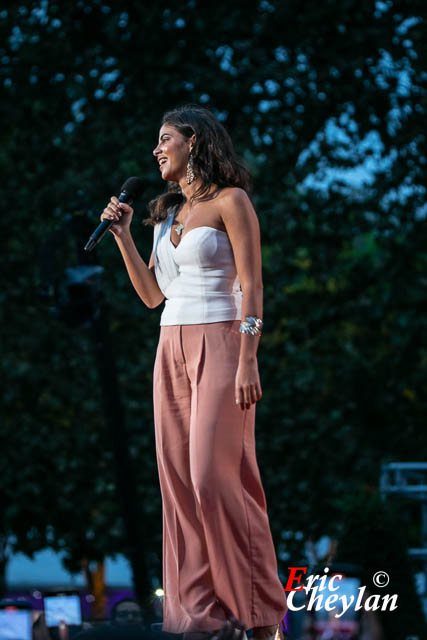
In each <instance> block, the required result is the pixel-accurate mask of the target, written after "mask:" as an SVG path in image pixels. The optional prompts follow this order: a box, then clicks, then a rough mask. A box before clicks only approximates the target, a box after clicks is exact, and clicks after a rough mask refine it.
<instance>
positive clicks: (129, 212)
mask: <svg viewBox="0 0 427 640" xmlns="http://www.w3.org/2000/svg"><path fill="white" fill-rule="evenodd" d="M132 216H133V209H132V207H131V206H130V205H128V204H125V203H124V202H119V199H118V198H116V196H113V197H112V198H111V200H110V202H109V203H108V205H107V206H106V207H105V209H104V211H103V212H102V214H101V220H114V221H115V222H114V224H113V225H111V227H110V229H109V231H111V233H113V234H114V235H115V236H116V237H119V236H121V235H122V234H123V233H129V228H130V223H131V222H132Z"/></svg>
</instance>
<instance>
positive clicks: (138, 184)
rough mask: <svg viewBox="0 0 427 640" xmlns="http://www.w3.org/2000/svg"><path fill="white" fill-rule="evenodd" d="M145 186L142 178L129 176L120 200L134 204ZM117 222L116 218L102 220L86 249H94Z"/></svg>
mask: <svg viewBox="0 0 427 640" xmlns="http://www.w3.org/2000/svg"><path fill="white" fill-rule="evenodd" d="M143 188H144V183H143V181H142V180H141V178H136V177H133V178H128V179H127V180H126V182H125V183H124V185H123V186H122V188H121V189H120V195H119V197H118V200H119V202H124V203H126V204H132V203H133V202H134V201H135V200H136V199H137V198H139V196H140V195H141V193H142V191H143ZM115 222H116V221H115V220H102V222H101V223H100V224H99V225H98V226H97V227H96V229H95V231H94V232H93V233H92V235H91V236H90V238H89V240H88V241H87V244H86V246H85V251H92V249H93V248H94V247H95V246H96V245H97V244H98V242H99V241H100V240H102V238H103V237H104V235H105V234H106V233H107V231H108V230H109V228H110V227H111V226H112V225H113V224H114V223H115Z"/></svg>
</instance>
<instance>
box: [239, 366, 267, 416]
mask: <svg viewBox="0 0 427 640" xmlns="http://www.w3.org/2000/svg"><path fill="white" fill-rule="evenodd" d="M261 398H262V389H261V382H260V379H259V373H258V361H257V359H256V358H255V359H254V360H251V361H245V362H239V366H238V368H237V373H236V387H235V402H236V404H239V405H240V408H241V409H249V407H250V406H251V404H253V403H255V402H257V401H258V400H261Z"/></svg>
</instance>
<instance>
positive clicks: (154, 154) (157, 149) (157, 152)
mask: <svg viewBox="0 0 427 640" xmlns="http://www.w3.org/2000/svg"><path fill="white" fill-rule="evenodd" d="M159 147H160V145H159V144H158V145H157V147H156V148H155V149H153V156H157V155H158V154H159V153H160V148H159Z"/></svg>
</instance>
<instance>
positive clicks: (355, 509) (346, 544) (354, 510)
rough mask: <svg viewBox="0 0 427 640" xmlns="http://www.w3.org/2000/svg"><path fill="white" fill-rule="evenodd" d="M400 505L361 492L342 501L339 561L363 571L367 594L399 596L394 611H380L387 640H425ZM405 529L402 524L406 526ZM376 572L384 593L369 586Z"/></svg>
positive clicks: (368, 492) (373, 585) (426, 631)
mask: <svg viewBox="0 0 427 640" xmlns="http://www.w3.org/2000/svg"><path fill="white" fill-rule="evenodd" d="M402 506H403V505H402V504H401V505H400V508H399V505H398V504H395V503H394V502H384V501H383V500H381V498H380V496H379V495H378V493H376V492H373V491H367V490H366V488H365V489H359V490H358V491H354V492H353V494H351V495H349V496H348V497H347V499H346V500H345V501H343V530H342V533H341V537H340V541H339V546H338V555H337V558H336V560H337V562H348V561H351V562H355V563H356V564H358V565H360V566H361V567H362V584H363V585H366V587H367V592H369V593H370V594H374V593H378V594H379V595H381V596H382V595H384V594H385V593H387V594H390V595H393V594H397V596H398V597H397V602H396V604H397V609H395V610H394V611H378V612H377V613H378V615H379V617H380V620H381V624H382V626H383V629H384V635H385V637H386V638H389V637H393V638H395V639H396V640H405V638H406V637H407V636H408V635H418V636H419V637H420V638H424V637H425V636H426V633H427V626H426V623H425V621H424V620H423V617H422V613H421V605H420V600H419V598H417V597H416V596H415V588H414V579H413V575H412V570H413V569H414V567H413V564H412V561H411V558H410V557H409V556H408V555H407V554H406V549H407V547H408V546H409V538H408V535H407V529H406V526H396V523H398V522H400V523H401V525H403V523H405V517H404V512H403V514H402ZM405 524H406V523H405ZM377 571H381V572H384V571H385V572H386V573H387V574H388V576H389V578H390V582H389V583H388V585H387V586H386V587H384V588H383V589H381V588H379V587H376V586H375V583H374V584H373V583H372V578H373V576H374V575H375V573H376V572H377Z"/></svg>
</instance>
